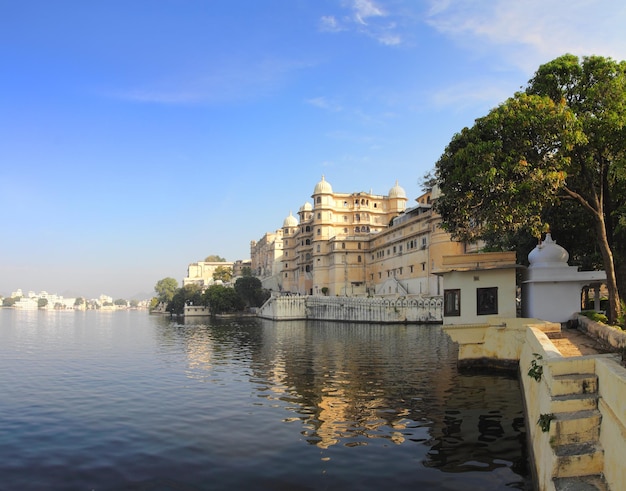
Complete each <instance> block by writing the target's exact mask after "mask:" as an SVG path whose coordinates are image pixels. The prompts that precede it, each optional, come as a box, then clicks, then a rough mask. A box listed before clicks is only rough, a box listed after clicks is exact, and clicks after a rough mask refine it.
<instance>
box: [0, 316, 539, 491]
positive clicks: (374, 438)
mask: <svg viewBox="0 0 626 491" xmlns="http://www.w3.org/2000/svg"><path fill="white" fill-rule="evenodd" d="M0 489H2V490H11V491H13V490H16V491H24V490H27V491H30V490H34V491H36V490H46V491H49V490H82V491H89V490H151V491H152V490H159V491H162V490H222V489H224V490H226V489H228V490H233V489H250V490H347V489H355V490H379V489H393V490H405V489H406V490H409V489H410V490H473V491H474V490H510V489H523V490H530V489H532V485H531V478H530V476H529V467H528V462H527V455H526V443H525V423H524V415H523V410H522V400H521V394H520V390H519V383H518V381H517V380H516V379H515V378H513V377H505V376H501V375H485V374H466V373H459V372H458V371H457V368H456V348H455V346H454V345H453V344H452V343H451V342H450V340H449V339H448V337H447V336H446V335H445V334H444V333H443V332H442V330H441V327H440V326H416V325H406V326H405V325H369V324H343V323H327V322H281V323H275V322H270V321H264V320H260V319H255V318H244V319H238V320H228V321H226V320H220V321H209V320H208V319H202V320H194V321H193V322H189V323H182V324H181V323H177V322H175V321H172V320H171V319H169V318H167V317H158V316H150V315H148V314H147V313H145V312H141V311H123V312H94V311H88V312H45V311H42V312H38V311H18V310H12V309H0Z"/></svg>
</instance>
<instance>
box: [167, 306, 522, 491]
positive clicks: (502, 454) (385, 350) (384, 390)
mask: <svg viewBox="0 0 626 491" xmlns="http://www.w3.org/2000/svg"><path fill="white" fill-rule="evenodd" d="M158 333H159V337H160V339H159V343H160V344H161V345H162V346H168V349H166V350H164V351H165V352H167V351H169V348H170V347H172V346H177V347H179V348H180V349H182V350H184V352H185V354H186V356H187V360H188V372H187V375H188V377H190V378H193V379H195V380H202V381H204V382H208V383H224V381H225V380H226V377H229V378H230V379H236V380H242V379H246V380H247V381H248V382H249V383H251V384H252V386H253V392H252V394H253V395H252V397H256V398H257V401H256V402H255V403H254V404H255V405H256V406H259V407H269V408H279V409H281V410H282V411H283V412H284V417H283V418H282V421H283V422H284V423H285V424H291V425H293V424H299V425H300V427H301V429H300V434H301V436H302V439H303V441H304V442H306V443H307V444H309V445H314V446H316V447H318V448H319V449H321V450H328V449H331V448H333V447H347V448H351V447H366V446H376V447H386V446H390V445H391V446H415V445H417V446H418V447H414V448H415V449H416V450H417V453H416V454H415V455H417V456H418V457H419V459H420V461H421V464H422V465H423V466H425V467H427V468H433V469H439V470H441V471H444V472H447V473H461V472H492V471H494V470H497V469H501V468H504V469H510V470H511V471H513V472H514V473H515V474H517V475H518V476H517V478H516V479H512V480H511V482H509V483H508V484H507V487H513V488H519V489H524V486H527V483H526V482H525V480H524V479H522V478H519V476H527V475H528V470H527V466H526V455H525V454H524V453H523V452H522V451H520V449H524V448H525V441H524V440H525V431H524V419H523V413H522V403H521V398H520V395H519V389H518V382H517V380H515V379H514V378H509V377H506V376H503V375H501V374H497V375H489V374H466V373H458V371H457V369H456V350H455V347H454V346H453V345H452V344H451V343H450V342H449V339H448V338H447V337H446V335H445V334H444V333H443V332H442V330H441V329H440V328H439V327H437V326H405V325H370V324H340V323H329V322H304V321H296V322H282V323H273V322H270V321H264V320H260V319H254V318H253V319H238V320H236V321H232V320H211V321H210V322H209V321H208V320H207V319H193V320H192V321H191V322H189V321H188V322H186V323H184V324H183V323H173V324H170V323H167V322H162V323H161V324H160V328H159V331H158ZM323 458H328V457H323Z"/></svg>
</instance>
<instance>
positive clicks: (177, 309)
mask: <svg viewBox="0 0 626 491" xmlns="http://www.w3.org/2000/svg"><path fill="white" fill-rule="evenodd" d="M185 305H203V299H202V288H201V287H200V285H195V284H189V285H185V286H184V287H182V288H178V289H177V290H176V293H174V296H173V297H172V300H171V301H170V302H168V304H167V308H166V310H167V311H168V312H171V313H172V314H175V315H182V314H183V313H184V311H185Z"/></svg>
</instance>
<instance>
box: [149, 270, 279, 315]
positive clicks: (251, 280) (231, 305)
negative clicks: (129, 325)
mask: <svg viewBox="0 0 626 491" xmlns="http://www.w3.org/2000/svg"><path fill="white" fill-rule="evenodd" d="M155 290H156V288H155ZM269 297H270V292H269V291H267V290H265V289H263V288H262V286H261V281H260V280H259V279H258V278H255V277H252V276H244V277H242V278H238V279H237V281H236V282H235V285H234V287H231V286H224V285H220V284H215V285H211V286H209V287H208V288H206V289H205V290H204V291H203V290H202V287H200V286H199V285H195V284H189V285H185V286H184V287H182V288H176V290H175V291H174V293H173V295H172V297H171V300H170V301H168V302H164V305H165V306H166V307H165V310H166V311H167V312H170V313H172V314H174V315H182V314H183V312H184V310H185V305H197V306H205V307H208V308H209V311H210V313H211V315H217V314H224V313H231V312H242V311H244V310H245V309H246V308H250V307H260V306H261V305H262V304H263V303H264V302H265V301H266V300H267V299H268V298H269ZM158 304H159V302H158V301H157V299H156V297H155V299H154V301H153V302H152V303H151V309H155V308H156V307H157V306H158Z"/></svg>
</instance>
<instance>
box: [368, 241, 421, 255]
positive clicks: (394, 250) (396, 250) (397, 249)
mask: <svg viewBox="0 0 626 491" xmlns="http://www.w3.org/2000/svg"><path fill="white" fill-rule="evenodd" d="M418 243H419V241H418V240H417V239H414V240H410V241H408V242H407V243H406V248H407V250H412V249H416V248H417V247H418ZM426 245H427V241H426V237H422V240H421V248H422V249H426ZM392 254H402V244H400V245H398V246H393V247H389V248H388V249H387V251H386V255H387V256H391V255H392ZM383 257H385V249H381V250H379V251H376V253H375V254H372V259H381V258H383Z"/></svg>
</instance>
